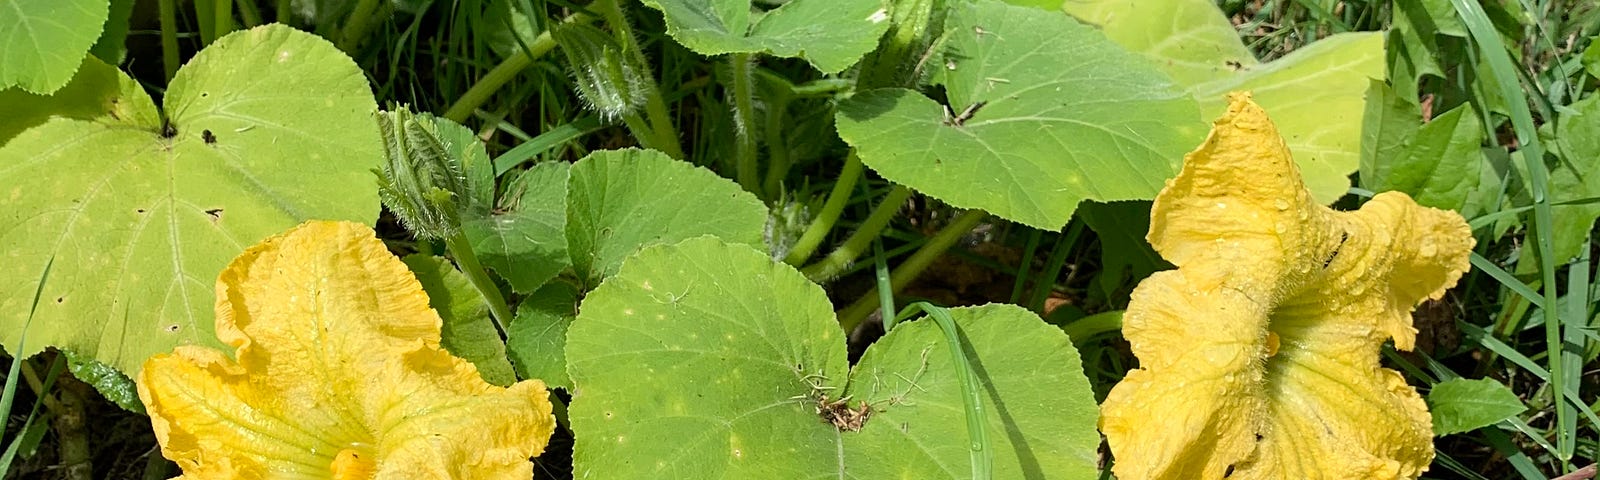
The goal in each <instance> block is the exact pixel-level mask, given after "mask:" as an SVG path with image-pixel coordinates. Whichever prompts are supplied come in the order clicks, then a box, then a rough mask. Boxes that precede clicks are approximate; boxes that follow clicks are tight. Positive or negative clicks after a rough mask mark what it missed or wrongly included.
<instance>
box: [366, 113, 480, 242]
mask: <svg viewBox="0 0 1600 480" xmlns="http://www.w3.org/2000/svg"><path fill="white" fill-rule="evenodd" d="M377 117H378V129H379V131H380V133H382V135H383V140H384V154H385V155H386V156H387V157H388V158H387V161H386V162H385V163H384V164H383V169H382V170H381V171H380V170H376V169H375V170H373V173H377V174H378V195H379V196H380V197H381V198H382V199H383V204H384V206H387V207H389V211H391V212H394V214H395V216H397V217H399V218H400V222H401V223H402V224H404V225H405V227H406V228H407V229H409V230H411V231H412V233H415V234H416V235H417V236H418V237H421V238H426V239H430V240H442V239H446V238H449V237H451V236H453V235H455V234H456V233H457V232H459V231H460V229H461V216H460V214H459V212H458V207H457V205H458V199H465V198H470V197H469V196H468V192H467V180H466V175H465V173H463V171H462V170H463V169H462V166H461V161H460V159H458V158H456V157H455V156H454V155H451V154H450V151H449V150H448V149H446V148H445V145H444V142H442V141H440V139H439V133H438V130H437V127H436V125H435V124H434V118H433V116H432V115H428V114H422V115H413V114H412V113H411V111H410V110H408V109H407V108H405V107H400V108H398V109H396V110H394V111H388V112H378V115H377Z"/></svg>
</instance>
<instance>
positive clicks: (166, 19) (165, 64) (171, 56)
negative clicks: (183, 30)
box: [157, 0, 182, 83]
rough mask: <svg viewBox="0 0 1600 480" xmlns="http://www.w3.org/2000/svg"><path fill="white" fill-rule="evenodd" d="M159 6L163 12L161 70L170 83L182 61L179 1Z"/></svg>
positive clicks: (166, 2)
mask: <svg viewBox="0 0 1600 480" xmlns="http://www.w3.org/2000/svg"><path fill="white" fill-rule="evenodd" d="M157 6H158V7H159V9H160V11H161V13H160V15H161V68H162V70H163V71H164V72H165V73H166V75H167V78H166V80H167V82H169V83H170V82H172V77H173V76H174V75H177V74H178V66H179V65H181V63H180V62H181V61H182V60H181V59H179V58H178V5H177V0H161V2H160V3H159V4H158V5H157Z"/></svg>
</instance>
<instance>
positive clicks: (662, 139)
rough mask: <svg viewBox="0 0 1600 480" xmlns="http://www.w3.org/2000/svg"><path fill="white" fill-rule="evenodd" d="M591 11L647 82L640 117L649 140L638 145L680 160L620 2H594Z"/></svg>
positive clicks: (675, 138) (673, 131)
mask: <svg viewBox="0 0 1600 480" xmlns="http://www.w3.org/2000/svg"><path fill="white" fill-rule="evenodd" d="M591 7H592V8H593V9H594V10H598V11H600V14H601V15H602V16H603V17H605V19H606V23H608V24H610V25H611V30H612V33H613V34H614V35H616V37H617V43H619V44H621V45H622V49H623V50H624V51H625V52H627V54H628V55H631V56H632V57H633V61H634V63H635V64H637V65H639V66H641V69H642V70H643V72H642V75H641V76H643V77H644V79H645V81H648V82H650V89H649V92H650V94H649V96H648V97H647V98H646V99H645V104H644V115H645V119H646V120H648V121H649V128H647V129H644V130H645V131H648V132H650V133H649V135H650V137H651V140H650V141H649V142H646V141H645V139H643V138H641V139H639V140H640V143H641V144H644V143H648V144H650V145H649V148H654V149H656V150H660V151H661V153H665V154H667V156H669V157H672V158H675V159H678V160H683V145H682V144H681V143H680V142H679V141H678V130H677V128H676V127H674V126H673V122H672V112H671V111H669V110H668V109H667V102H666V99H665V98H664V97H662V96H661V88H660V86H659V85H658V84H657V82H656V80H655V73H654V72H653V71H652V70H651V69H650V61H649V59H648V58H645V55H644V51H643V50H641V49H640V48H639V41H638V39H636V38H635V37H634V35H633V25H632V24H630V23H628V17H627V15H626V14H624V13H623V12H622V3H621V0H597V1H596V2H595V3H594V4H592V5H591ZM630 129H631V127H630Z"/></svg>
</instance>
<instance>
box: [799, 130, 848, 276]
mask: <svg viewBox="0 0 1600 480" xmlns="http://www.w3.org/2000/svg"><path fill="white" fill-rule="evenodd" d="M860 179H861V157H857V156H856V154H855V151H853V150H852V151H851V152H850V157H849V158H847V159H845V161H844V167H843V168H840V169H839V178H838V180H835V181H834V183H833V190H832V191H830V192H828V200H827V201H826V202H824V203H823V204H822V211H819V212H817V217H816V218H814V219H812V220H811V224H810V225H807V226H806V231H805V233H801V234H800V239H799V240H795V241H794V247H793V248H790V249H789V254H788V255H786V256H784V257H783V263H787V264H790V265H796V266H798V265H800V264H801V263H803V262H805V261H806V259H808V258H811V254H812V253H815V252H816V251H817V246H818V245H822V240H823V239H824V238H827V236H828V232H829V231H831V230H833V223H834V222H837V221H839V214H841V213H844V206H845V204H846V203H848V202H849V200H850V192H851V191H852V190H855V188H856V181H857V180H860Z"/></svg>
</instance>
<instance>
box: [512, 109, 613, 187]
mask: <svg viewBox="0 0 1600 480" xmlns="http://www.w3.org/2000/svg"><path fill="white" fill-rule="evenodd" d="M604 127H605V125H604V124H602V123H600V117H597V116H595V115H592V114H591V115H587V116H585V117H583V118H579V119H577V120H573V121H572V122H569V123H563V124H561V125H560V126H557V127H555V128H552V129H549V130H545V131H544V133H541V134H539V136H537V137H533V138H532V139H530V140H528V141H526V142H522V144H520V145H517V146H516V147H514V148H512V149H510V150H506V153H502V154H500V156H498V157H495V158H494V175H495V177H499V176H501V175H505V173H506V172H509V171H511V169H513V168H516V166H517V165H520V164H522V162H526V161H528V160H529V159H532V158H534V157H537V156H539V155H540V154H543V153H544V152H547V151H550V149H552V148H556V147H558V146H561V144H563V143H567V142H570V141H573V140H577V139H578V137H582V136H584V135H588V134H590V133H594V132H595V131H597V130H600V129H601V128H604Z"/></svg>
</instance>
